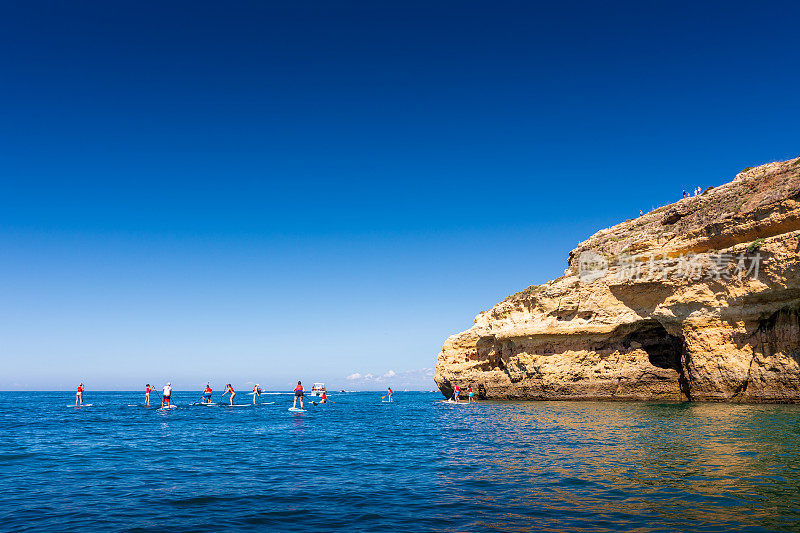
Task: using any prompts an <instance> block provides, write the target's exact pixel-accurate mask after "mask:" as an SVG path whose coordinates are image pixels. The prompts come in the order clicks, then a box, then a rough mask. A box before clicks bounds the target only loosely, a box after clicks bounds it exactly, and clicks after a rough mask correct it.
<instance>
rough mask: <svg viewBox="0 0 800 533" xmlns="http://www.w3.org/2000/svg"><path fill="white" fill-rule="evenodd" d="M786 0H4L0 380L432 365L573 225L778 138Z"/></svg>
mask: <svg viewBox="0 0 800 533" xmlns="http://www.w3.org/2000/svg"><path fill="white" fill-rule="evenodd" d="M798 20H800V7H798V3H797V2H786V3H773V2H757V3H756V2H748V3H746V4H738V3H736V2H653V1H641V0H637V1H636V2H597V1H591V2H548V3H535V2H528V1H520V2H508V1H492V2H488V1H486V2H473V1H464V0H460V1H458V2H449V1H440V2H414V1H409V0H403V1H402V2H346V1H343V2H331V1H327V0H326V1H303V2H269V1H255V2H219V1H214V2H204V1H191V2H163V1H158V2H148V1H139V2H119V1H105V0H104V1H102V2H100V1H97V2H92V1H87V2H70V1H60V2H54V1H31V2H10V1H7V2H3V3H2V4H0V50H2V53H0V361H2V371H1V372H0V388H3V389H30V390H35V389H73V388H74V387H75V385H76V384H77V383H78V382H79V381H83V382H84V383H85V384H86V386H87V389H88V390H101V389H103V390H111V389H139V388H141V387H142V386H143V385H144V383H145V382H150V383H156V384H161V383H162V382H164V381H166V380H171V381H172V383H173V385H175V386H176V388H178V389H191V388H197V387H199V386H202V385H203V384H205V381H206V380H209V379H210V380H212V383H213V384H215V385H217V387H218V388H219V386H221V385H224V383H225V382H228V381H230V382H231V383H233V384H234V385H235V386H238V387H244V386H246V385H247V384H248V383H252V382H253V381H257V382H259V383H260V384H262V385H265V386H267V387H269V388H287V387H288V386H289V385H290V384H291V382H292V381H296V380H297V379H303V380H304V382H312V381H314V380H325V381H327V382H328V383H329V385H330V386H331V387H337V388H339V387H347V388H350V389H361V390H363V389H369V388H382V387H384V386H385V385H386V384H392V385H394V386H395V387H397V388H403V387H409V388H424V389H432V388H433V381H432V378H431V375H430V374H431V370H430V369H432V367H433V366H434V364H435V358H436V355H437V353H438V351H439V349H440V348H441V345H442V343H443V341H444V340H445V339H446V338H447V336H448V335H450V334H452V333H455V332H458V331H461V330H463V329H466V328H468V327H469V326H470V325H471V324H472V319H473V317H474V316H475V315H476V314H477V313H478V312H479V311H481V310H484V309H488V308H489V307H491V306H492V305H494V304H495V303H496V302H498V301H500V300H502V299H503V298H504V297H505V296H507V295H508V294H510V293H512V292H515V291H517V290H520V289H522V288H524V287H526V286H528V285H530V284H532V283H542V282H545V281H547V280H548V279H552V278H555V277H558V276H559V275H561V274H562V273H563V270H564V268H565V266H566V257H567V253H568V252H569V250H570V249H571V248H573V247H574V246H575V245H576V244H577V243H578V242H579V241H581V240H583V239H585V238H587V237H588V236H589V235H590V234H592V233H593V232H594V231H596V230H598V229H601V228H603V227H607V226H609V225H612V224H615V223H617V222H620V221H622V220H625V219H627V218H632V217H635V216H636V215H638V213H639V210H640V209H643V210H645V211H647V210H649V209H651V208H652V207H654V206H659V205H663V204H666V203H670V202H672V201H675V200H677V199H679V198H680V197H681V191H682V190H683V189H687V190H688V189H692V188H694V187H695V186H698V185H700V186H703V187H705V186H709V185H718V184H720V183H723V182H725V181H728V180H729V179H731V178H733V176H734V175H735V174H736V173H737V172H738V171H739V170H741V169H742V168H743V167H746V166H752V165H757V164H761V163H766V162H769V161H774V160H783V159H788V158H790V157H794V156H797V155H800V130H799V128H800V96H799V95H800V70H799V69H798V65H800V40H799V39H798V33H797V21H798ZM354 374H355V375H360V376H361V377H359V378H357V379H347V376H351V377H353V375H354ZM386 374H388V377H382V376H384V375H386ZM393 374H394V375H393ZM367 375H372V376H373V377H372V378H369V377H368V378H365V377H364V376H367Z"/></svg>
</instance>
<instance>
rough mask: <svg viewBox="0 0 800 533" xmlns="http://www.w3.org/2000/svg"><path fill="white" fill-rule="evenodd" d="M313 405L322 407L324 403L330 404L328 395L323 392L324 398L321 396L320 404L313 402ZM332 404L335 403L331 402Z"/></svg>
mask: <svg viewBox="0 0 800 533" xmlns="http://www.w3.org/2000/svg"><path fill="white" fill-rule="evenodd" d="M311 403H313V404H314V405H322V404H323V403H328V393H327V392H324V391H323V392H322V396H320V400H319V402H311ZM330 403H334V402H330Z"/></svg>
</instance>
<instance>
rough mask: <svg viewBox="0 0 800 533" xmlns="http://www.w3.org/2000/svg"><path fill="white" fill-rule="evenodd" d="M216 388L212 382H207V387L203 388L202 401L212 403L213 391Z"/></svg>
mask: <svg viewBox="0 0 800 533" xmlns="http://www.w3.org/2000/svg"><path fill="white" fill-rule="evenodd" d="M212 390H214V389H212V388H211V384H209V383H206V386H205V388H204V389H203V398H202V399H201V400H200V403H211V391H212Z"/></svg>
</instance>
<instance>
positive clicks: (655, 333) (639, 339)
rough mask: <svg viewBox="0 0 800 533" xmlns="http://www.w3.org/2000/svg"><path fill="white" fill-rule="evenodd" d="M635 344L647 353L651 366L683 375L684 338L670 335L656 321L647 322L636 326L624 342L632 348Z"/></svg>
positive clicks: (627, 346)
mask: <svg viewBox="0 0 800 533" xmlns="http://www.w3.org/2000/svg"><path fill="white" fill-rule="evenodd" d="M633 343H637V344H639V345H640V346H641V348H642V350H644V351H645V352H646V353H647V357H648V359H649V360H650V364H651V365H653V366H657V367H658V368H671V369H673V370H675V371H676V372H678V374H681V373H682V366H681V358H682V356H683V351H684V343H683V338H681V337H677V336H675V335H670V334H669V332H667V330H666V329H664V326H662V325H661V324H659V323H658V322H656V321H646V322H642V323H640V324H637V325H636V329H634V330H633V331H632V332H630V333H628V334H627V335H626V336H625V338H624V339H623V341H622V344H623V346H625V347H626V348H630V347H631V345H632V344H633Z"/></svg>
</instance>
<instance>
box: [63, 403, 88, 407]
mask: <svg viewBox="0 0 800 533" xmlns="http://www.w3.org/2000/svg"><path fill="white" fill-rule="evenodd" d="M93 405H94V404H93V403H85V404H83V405H75V404H74V403H71V404H69V405H68V406H67V407H91V406H93Z"/></svg>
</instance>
